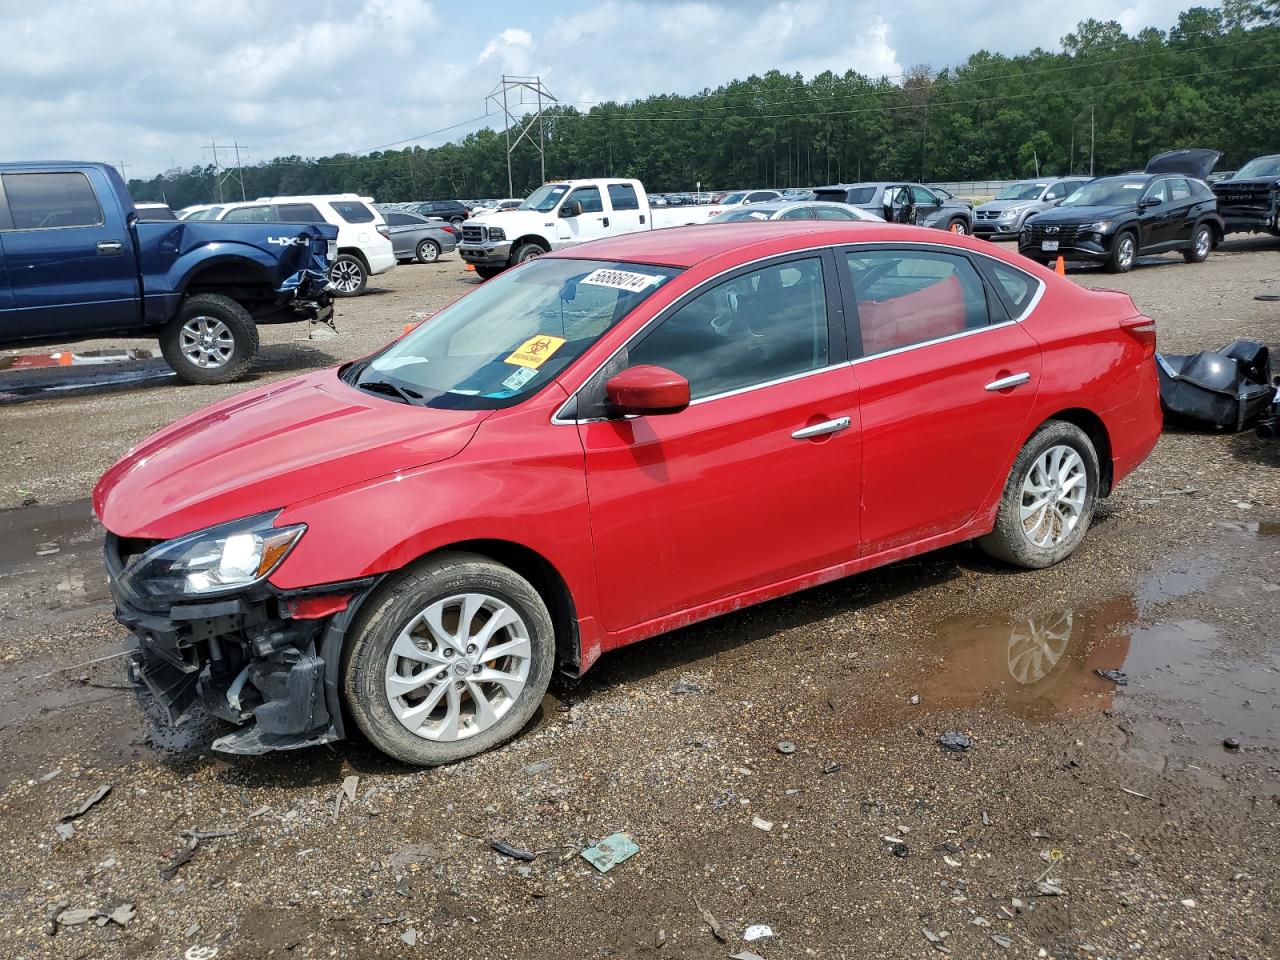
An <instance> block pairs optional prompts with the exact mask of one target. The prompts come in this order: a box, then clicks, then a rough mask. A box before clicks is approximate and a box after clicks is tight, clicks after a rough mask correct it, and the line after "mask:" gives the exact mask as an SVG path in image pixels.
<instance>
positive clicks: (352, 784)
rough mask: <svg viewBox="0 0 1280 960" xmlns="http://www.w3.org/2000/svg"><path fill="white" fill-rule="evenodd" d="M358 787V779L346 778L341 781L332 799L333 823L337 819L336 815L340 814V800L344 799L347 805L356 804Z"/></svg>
mask: <svg viewBox="0 0 1280 960" xmlns="http://www.w3.org/2000/svg"><path fill="white" fill-rule="evenodd" d="M359 786H360V778H359V777H354V776H352V777H346V778H345V779H344V780H343V781H342V786H340V787H338V792H337V794H335V795H334V798H333V819H334V820H335V821H336V820H337V819H338V814H340V813H341V812H342V800H343V798H344V797H345V798H346V800H347V804H348V805H350V804H353V803H355V802H356V788H358V787H359Z"/></svg>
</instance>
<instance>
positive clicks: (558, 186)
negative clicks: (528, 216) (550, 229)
mask: <svg viewBox="0 0 1280 960" xmlns="http://www.w3.org/2000/svg"><path fill="white" fill-rule="evenodd" d="M568 192H569V185H568V184H567V183H549V184H547V185H546V186H545V187H539V188H538V189H537V190H535V191H533V193H531V194H529V197H528V199H527V200H525V201H524V203H522V204H520V209H521V210H537V211H538V212H539V213H550V212H551V211H552V210H554V209H555V208H556V204H557V203H559V202H560V198H561V197H563V196H564V195H565V194H566V193H568Z"/></svg>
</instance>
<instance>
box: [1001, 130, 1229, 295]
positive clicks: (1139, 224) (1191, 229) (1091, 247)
mask: <svg viewBox="0 0 1280 960" xmlns="http://www.w3.org/2000/svg"><path fill="white" fill-rule="evenodd" d="M1219 156H1221V154H1219V153H1218V152H1217V151H1216V150H1175V151H1173V152H1172V153H1164V154H1161V155H1160V156H1158V157H1154V158H1152V160H1151V162H1150V163H1148V164H1147V170H1146V172H1145V173H1135V174H1126V175H1124V176H1118V177H1101V178H1099V179H1097V180H1094V181H1092V182H1091V183H1087V184H1085V185H1084V186H1083V187H1081V188H1080V189H1079V190H1077V191H1076V192H1075V193H1073V194H1071V196H1069V197H1067V198H1066V199H1065V200H1063V201H1062V202H1061V203H1060V204H1059V205H1058V206H1056V207H1054V208H1052V209H1050V210H1046V211H1044V212H1043V213H1037V214H1036V215H1035V216H1034V217H1031V218H1030V219H1029V220H1027V222H1026V225H1025V226H1024V227H1023V229H1022V232H1021V233H1020V234H1019V235H1018V252H1019V253H1021V254H1023V255H1024V256H1027V257H1030V258H1031V259H1032V260H1039V261H1040V262H1041V263H1049V262H1050V261H1052V260H1055V259H1057V258H1058V257H1059V256H1061V257H1065V258H1066V259H1067V260H1093V261H1096V262H1099V263H1102V264H1103V265H1104V266H1105V267H1106V269H1107V270H1109V271H1111V272H1112V273H1124V272H1125V271H1127V270H1129V269H1130V268H1131V267H1132V266H1133V263H1134V261H1135V260H1136V259H1137V258H1138V257H1139V256H1142V255H1143V254H1150V253H1167V252H1168V251H1170V250H1180V251H1182V256H1183V258H1184V259H1185V260H1186V261H1187V262H1188V263H1199V262H1201V261H1203V260H1206V259H1208V257H1209V251H1211V250H1212V249H1213V246H1214V244H1215V243H1218V242H1219V241H1221V240H1222V237H1223V235H1224V233H1225V232H1226V227H1225V225H1224V224H1223V222H1222V217H1220V216H1219V215H1218V200H1217V198H1216V197H1215V196H1214V195H1213V191H1212V190H1210V189H1209V186H1208V184H1206V183H1205V182H1204V181H1203V179H1202V178H1203V177H1205V176H1207V175H1208V173H1209V171H1210V170H1212V169H1213V165H1214V164H1215V163H1216V162H1217V160H1218V157H1219Z"/></svg>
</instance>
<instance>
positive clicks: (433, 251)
mask: <svg viewBox="0 0 1280 960" xmlns="http://www.w3.org/2000/svg"><path fill="white" fill-rule="evenodd" d="M414 253H415V255H416V256H417V258H418V262H419V263H435V262H436V261H437V260H439V259H440V244H438V243H436V242H435V241H434V240H423V241H422V242H421V243H419V244H418V249H417V250H415V251H414Z"/></svg>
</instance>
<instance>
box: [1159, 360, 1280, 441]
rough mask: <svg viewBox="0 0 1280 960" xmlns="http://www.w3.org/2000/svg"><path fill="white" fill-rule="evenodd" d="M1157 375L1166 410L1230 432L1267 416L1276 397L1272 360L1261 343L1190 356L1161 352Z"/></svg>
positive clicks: (1162, 401) (1161, 403)
mask: <svg viewBox="0 0 1280 960" xmlns="http://www.w3.org/2000/svg"><path fill="white" fill-rule="evenodd" d="M1156 371H1157V373H1158V375H1159V377H1160V405H1161V406H1162V407H1163V408H1164V409H1165V410H1166V411H1167V412H1169V413H1172V414H1176V415H1177V416H1180V417H1183V418H1186V419H1189V420H1198V421H1200V422H1201V423H1206V424H1209V425H1211V426H1215V427H1225V428H1226V429H1228V430H1235V431H1239V430H1243V429H1244V427H1245V426H1246V425H1247V424H1249V423H1251V422H1252V421H1253V420H1255V419H1257V418H1258V417H1261V416H1263V415H1264V414H1266V413H1267V410H1268V408H1269V407H1270V406H1271V405H1272V401H1273V400H1274V399H1275V396H1276V388H1275V387H1274V386H1273V385H1272V383H1271V361H1270V356H1269V354H1268V351H1267V348H1266V347H1265V346H1264V345H1263V344H1262V343H1261V342H1260V341H1258V340H1235V341H1232V342H1231V343H1229V344H1227V345H1226V346H1225V347H1223V348H1222V349H1221V350H1202V351H1201V352H1200V353H1194V354H1189V355H1174V354H1163V353H1157V354H1156Z"/></svg>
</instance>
